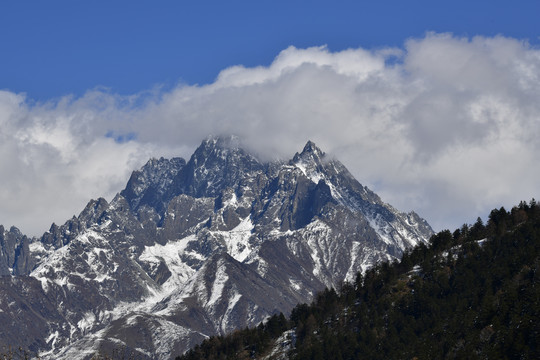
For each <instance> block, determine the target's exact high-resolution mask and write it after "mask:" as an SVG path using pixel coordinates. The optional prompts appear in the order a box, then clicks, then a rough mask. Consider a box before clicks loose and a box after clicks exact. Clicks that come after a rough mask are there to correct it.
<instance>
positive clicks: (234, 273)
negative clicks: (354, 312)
mask: <svg viewBox="0 0 540 360" xmlns="http://www.w3.org/2000/svg"><path fill="white" fill-rule="evenodd" d="M0 230H1V231H0V245H1V250H2V252H1V254H0V274H1V275H3V276H2V277H0V286H1V288H2V289H1V290H0V323H2V324H4V326H2V327H1V328H0V342H1V343H0V345H4V344H5V345H12V346H22V347H23V348H28V349H29V350H30V351H32V352H34V353H38V352H39V353H40V355H41V356H42V358H54V359H62V358H64V359H77V358H79V359H84V358H89V357H91V356H92V355H93V354H95V353H96V352H97V351H102V352H105V353H107V352H109V353H111V352H112V351H113V350H114V349H118V348H126V349H128V350H129V351H131V352H136V353H137V354H138V355H141V356H147V357H148V358H152V359H154V358H155V359H166V358H170V357H171V356H172V355H176V354H180V353H182V352H184V351H185V350H187V349H188V348H189V347H191V346H193V345H194V344H196V343H198V342H200V341H201V340H202V339H204V338H205V337H207V336H210V335H214V334H218V333H226V332H229V331H232V330H234V329H237V328H240V327H245V326H249V325H255V324H257V323H259V322H260V321H262V320H264V319H265V318H266V317H267V316H269V315H271V314H274V313H276V312H280V311H281V312H284V313H288V312H289V311H290V310H291V309H292V308H293V307H294V306H295V305H296V304H297V303H299V302H309V301H311V298H312V296H313V295H314V294H315V292H317V291H319V290H321V289H324V287H326V286H328V287H331V286H333V287H336V286H338V285H339V284H340V282H342V281H343V280H351V279H353V278H354V276H355V274H356V273H357V272H358V271H364V270H366V269H367V268H368V267H370V266H372V265H373V264H375V263H376V262H378V261H381V260H388V259H393V258H396V257H399V256H400V255H401V254H402V252H403V251H404V250H405V249H406V248H409V247H412V246H414V245H416V244H418V243H420V242H425V241H427V239H428V238H429V237H430V236H431V235H432V233H433V231H432V229H431V228H430V226H429V225H428V224H427V223H426V222H425V221H424V220H423V219H421V218H420V217H419V216H418V215H416V214H415V213H414V212H411V213H408V214H405V213H401V212H399V211H397V210H396V209H394V208H393V207H391V206H390V205H388V204H385V203H383V202H382V201H381V199H380V198H379V197H378V196H377V195H376V194H375V193H373V192H372V191H370V190H369V189H368V188H366V187H364V186H362V185H361V184H360V183H359V182H358V181H356V180H355V179H354V177H353V176H352V175H351V174H350V173H349V172H348V171H347V169H346V168H345V167H344V166H343V165H342V164H341V163H340V162H339V161H337V160H335V159H333V158H330V157H328V156H326V155H325V154H324V153H323V152H322V151H321V150H320V149H319V148H317V146H315V144H314V143H312V142H308V143H307V144H306V146H305V147H304V149H303V151H302V152H301V153H297V154H295V155H294V157H293V158H292V160H290V161H279V162H262V161H260V160H258V159H257V157H256V156H254V155H252V154H250V153H249V152H247V151H245V150H244V149H242V147H241V146H240V143H239V140H238V139H237V138H235V137H212V138H209V139H207V140H205V141H203V143H202V144H201V145H200V147H199V148H198V149H197V150H196V151H195V153H194V154H193V155H192V157H191V158H190V159H189V161H187V162H186V161H185V160H184V159H181V158H173V159H170V160H167V159H163V158H161V159H151V160H150V161H149V162H148V163H147V164H146V165H145V166H144V167H143V168H142V169H141V170H139V171H135V172H133V174H132V176H131V178H130V179H129V181H128V183H127V186H126V188H125V189H124V190H123V191H122V192H121V193H120V194H118V195H117V196H116V197H115V198H114V199H113V200H112V201H111V202H107V201H106V200H105V199H98V200H92V201H90V203H89V204H88V205H87V206H86V208H85V209H84V210H83V211H82V212H81V214H80V215H79V216H78V217H74V218H72V219H71V220H69V221H67V222H66V223H65V224H64V225H62V226H56V225H54V224H53V225H52V226H51V229H50V230H49V231H48V232H47V233H45V234H44V235H43V236H42V237H41V238H39V239H28V238H27V237H24V236H23V235H22V234H20V232H18V230H17V229H15V228H12V229H11V230H10V231H6V230H5V229H4V228H2V227H0Z"/></svg>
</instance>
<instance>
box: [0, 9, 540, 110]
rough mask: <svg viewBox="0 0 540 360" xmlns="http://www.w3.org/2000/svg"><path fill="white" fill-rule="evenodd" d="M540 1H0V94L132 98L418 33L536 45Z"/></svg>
mask: <svg viewBox="0 0 540 360" xmlns="http://www.w3.org/2000/svg"><path fill="white" fill-rule="evenodd" d="M538 14H540V3H539V2H538V1H519V2H511V1H414V0H413V1H384V0H383V1H296V0H293V1H236V0H233V1H204V0H203V1H159V2H150V1H138V0H137V1H72V0H70V1H3V2H2V4H1V5H0V44H2V45H1V46H2V47H1V49H2V50H1V53H2V54H3V55H2V56H1V57H0V89H5V90H10V91H13V92H16V93H20V92H24V93H26V94H27V95H28V97H29V98H31V99H35V100H40V101H44V100H47V99H51V98H56V97H59V96H63V95H68V94H74V95H76V96H81V95H82V94H84V92H86V91H87V90H89V89H92V88H95V87H98V86H102V87H106V88H108V89H109V91H111V92H113V93H120V94H133V93H137V92H140V91H145V90H147V89H150V88H152V87H153V86H164V87H173V86H175V85H176V84H178V83H187V84H206V83H210V82H212V81H214V79H215V78H216V76H217V74H218V73H219V72H220V71H221V70H223V69H225V68H227V67H229V66H232V65H236V64H242V65H244V66H248V67H250V66H257V65H268V64H270V63H271V61H272V60H273V59H274V57H275V56H276V54H278V53H279V52H280V51H281V50H283V49H285V48H287V47H288V46H290V45H294V46H295V47H298V48H306V47H311V46H319V45H327V46H328V48H329V49H330V50H331V51H340V50H343V49H347V48H357V47H362V48H379V47H388V46H390V47H392V46H402V45H403V43H404V42H405V40H406V39H408V38H411V37H421V36H423V35H424V34H425V33H426V31H434V32H438V33H441V32H451V33H453V34H455V35H457V36H475V35H485V36H494V35H497V34H503V35H505V36H509V37H513V38H517V39H527V40H528V41H529V42H530V43H533V44H538V43H539V39H538V36H539V31H538V28H539V25H538Z"/></svg>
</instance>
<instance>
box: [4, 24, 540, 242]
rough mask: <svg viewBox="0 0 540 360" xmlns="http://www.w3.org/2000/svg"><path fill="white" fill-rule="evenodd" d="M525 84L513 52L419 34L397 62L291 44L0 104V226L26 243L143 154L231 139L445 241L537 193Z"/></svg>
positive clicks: (386, 52) (532, 65)
mask: <svg viewBox="0 0 540 360" xmlns="http://www.w3.org/2000/svg"><path fill="white" fill-rule="evenodd" d="M539 77H540V51H539V50H538V49H535V48H532V47H531V46H530V45H529V44H527V43H526V42H523V41H519V40H516V39H511V38H505V37H502V36H497V37H492V38H485V37H475V38H472V39H467V38H457V37H454V36H452V35H450V34H427V35H426V36H425V37H424V38H421V39H411V40H409V41H407V42H406V44H405V46H404V48H403V49H382V50H375V51H371V50H365V49H349V50H345V51H341V52H331V51H330V50H329V49H328V48H326V47H315V48H309V49H296V48H294V47H289V48H287V49H285V50H283V51H282V52H281V53H280V54H278V56H277V57H276V58H275V60H274V61H273V62H272V64H270V65H269V66H260V67H255V68H245V67H243V66H235V67H232V68H228V69H225V70H223V71H222V72H221V73H220V74H219V75H218V77H217V79H216V81H215V82H214V83H212V84H209V85H205V86H189V85H180V86H178V87H176V88H175V89H173V90H171V91H168V92H160V91H150V92H147V93H144V94H134V95H131V96H119V95H113V94H110V93H108V92H106V91H99V90H94V91H90V92H88V93H87V94H86V95H85V96H83V97H81V98H77V99H73V98H69V97H66V98H63V99H60V100H57V101H51V102H50V103H43V104H32V102H31V101H28V100H26V99H25V97H24V96H23V95H20V94H13V93H11V92H8V91H4V92H0V140H1V142H0V171H1V175H2V178H3V182H2V184H3V186H2V188H1V189H0V204H1V205H0V223H3V224H5V225H8V224H15V225H17V226H19V227H21V229H22V230H23V231H24V232H27V233H30V234H38V233H40V232H42V231H44V230H46V229H47V227H48V226H49V225H50V223H51V222H52V221H56V222H59V223H61V222H63V221H65V220H66V219H67V218H68V217H70V216H71V215H73V214H76V213H78V212H79V211H80V210H81V209H82V208H83V206H84V204H85V203H86V201H87V200H89V199H90V198H95V197H98V196H105V197H107V198H110V197H112V196H113V195H114V193H116V192H118V191H120V190H121V189H122V187H123V186H124V185H125V182H126V181H127V178H128V176H129V173H130V171H131V170H133V169H135V168H138V167H139V166H140V165H142V164H143V163H144V162H145V161H146V160H147V158H148V157H149V156H169V157H170V156H173V155H180V156H184V157H187V156H189V155H190V154H191V152H192V151H193V150H194V148H195V147H196V146H197V145H198V143H199V142H200V141H201V139H203V138H204V137H206V136H207V135H209V134H220V133H235V134H238V135H240V136H243V137H245V138H246V139H247V144H248V146H250V147H252V148H253V149H255V150H256V151H258V152H260V153H262V154H265V155H266V156H270V157H272V156H282V157H283V156H284V157H291V156H292V155H293V154H294V152H296V151H299V150H301V148H302V146H303V145H304V143H305V142H306V141H307V140H308V139H311V140H313V141H315V142H316V143H317V144H318V145H319V146H320V147H321V148H322V149H323V150H325V151H327V152H330V153H333V154H335V155H336V156H337V157H338V158H339V159H341V160H342V162H344V163H345V165H346V166H347V167H348V168H349V169H350V170H351V171H352V172H353V174H354V175H355V176H356V177H357V178H358V180H359V181H360V182H361V183H363V184H365V185H367V186H369V187H371V188H372V189H373V190H375V191H376V192H378V193H379V194H380V195H381V197H382V198H383V200H384V201H387V202H389V203H391V204H393V205H394V206H396V207H397V208H399V209H401V210H412V209H414V210H415V211H417V212H418V213H420V215H422V216H424V217H425V218H426V219H427V220H428V221H429V222H430V223H432V225H433V226H434V227H435V228H436V229H441V228H444V227H449V228H451V229H453V228H455V227H457V226H459V225H461V224H462V223H463V222H473V221H474V220H475V219H476V217H477V216H479V215H481V216H484V217H485V216H486V215H487V213H488V212H489V210H491V209H492V208H493V207H499V206H501V205H504V206H511V205H513V204H517V203H518V202H519V201H520V200H528V199H530V198H531V197H534V196H538V194H537V191H538V186H537V179H538V178H539V175H540V170H539V169H538V167H537V166H535V164H538V163H539V160H540V159H539V157H540V155H538V154H540V152H539V149H538V147H539V144H540V142H539V141H538V137H539V135H540V102H538V99H539V98H540V81H539V80H540V78H539ZM122 136H123V138H122ZM115 137H116V138H117V140H118V139H124V140H126V141H115V139H114V138H115ZM127 140H129V141H127Z"/></svg>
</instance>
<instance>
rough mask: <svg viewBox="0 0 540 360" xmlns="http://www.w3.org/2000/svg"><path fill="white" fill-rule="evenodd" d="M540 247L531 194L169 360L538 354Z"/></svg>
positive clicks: (538, 215) (539, 213)
mask: <svg viewBox="0 0 540 360" xmlns="http://www.w3.org/2000/svg"><path fill="white" fill-rule="evenodd" d="M539 250H540V206H539V204H537V203H536V201H535V200H534V199H533V200H532V201H530V202H529V203H525V202H521V203H520V204H519V205H518V206H516V207H514V208H512V209H511V211H507V210H505V209H504V208H500V209H498V210H497V209H496V210H493V211H492V212H491V214H490V215H489V219H488V221H487V223H486V224H484V223H483V221H482V220H481V219H480V218H478V220H477V221H476V222H475V223H474V224H473V225H463V226H462V227H461V228H460V229H457V230H456V231H454V232H453V233H452V232H450V231H448V230H445V231H442V232H440V233H438V234H436V235H434V236H433V237H432V238H431V240H430V244H429V245H428V246H426V245H422V244H421V245H419V246H417V247H416V248H414V249H413V250H411V251H408V252H406V253H405V254H404V256H403V257H402V260H401V261H400V262H393V263H382V264H379V265H378V266H376V267H374V268H372V269H371V270H369V271H367V272H366V274H365V275H364V276H362V275H361V274H358V275H357V277H356V281H355V282H354V283H352V284H348V283H345V284H343V285H342V286H341V287H340V289H336V290H334V289H326V290H325V291H323V292H321V293H319V294H318V295H317V296H316V298H315V300H314V301H313V303H312V304H310V305H307V304H301V305H298V306H297V307H296V308H294V310H293V311H292V313H291V316H290V318H289V319H288V320H287V319H286V318H285V317H284V316H283V315H276V316H274V317H272V318H270V319H269V320H268V321H267V322H266V323H265V324H261V325H259V326H258V327H257V328H254V329H244V330H241V331H237V332H235V333H233V334H231V335H229V336H227V337H212V338H210V339H208V340H206V341H204V342H203V343H202V344H201V345H198V346H197V347H195V348H194V349H192V350H190V351H189V352H187V353H186V354H184V355H183V356H181V357H178V358H177V359H184V360H188V359H190V360H191V359H249V358H257V359H263V358H266V359H277V358H292V359H415V358H417V359H462V358H467V359H538V358H540V349H539V344H540V274H539V265H540V252H539Z"/></svg>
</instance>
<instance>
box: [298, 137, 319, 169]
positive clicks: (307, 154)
mask: <svg viewBox="0 0 540 360" xmlns="http://www.w3.org/2000/svg"><path fill="white" fill-rule="evenodd" d="M325 156H326V154H325V153H324V152H323V151H322V150H321V149H319V147H317V145H315V143H314V142H313V141H311V140H308V142H307V143H306V145H305V146H304V149H303V150H302V152H301V153H300V154H299V153H296V154H294V157H293V160H292V162H293V163H295V164H298V163H300V162H302V163H315V164H318V165H320V164H321V162H322V159H323V158H324V157H325Z"/></svg>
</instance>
